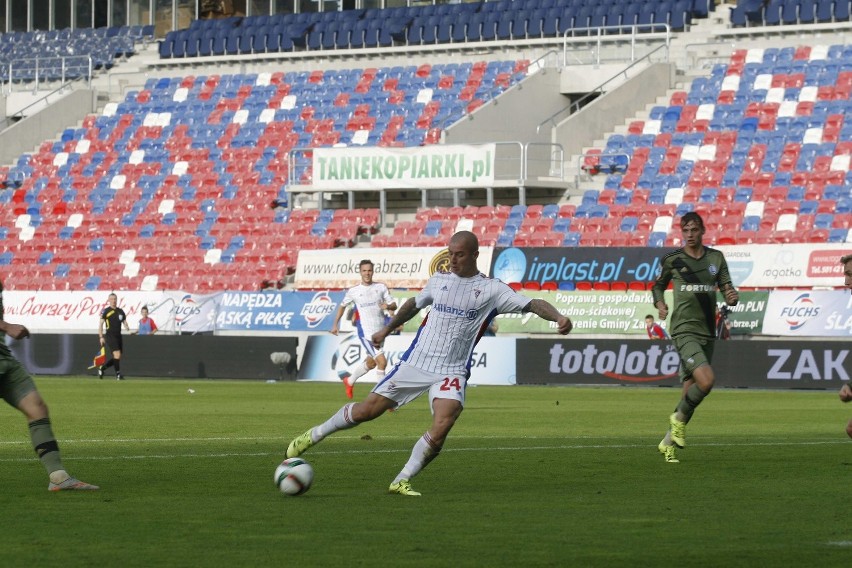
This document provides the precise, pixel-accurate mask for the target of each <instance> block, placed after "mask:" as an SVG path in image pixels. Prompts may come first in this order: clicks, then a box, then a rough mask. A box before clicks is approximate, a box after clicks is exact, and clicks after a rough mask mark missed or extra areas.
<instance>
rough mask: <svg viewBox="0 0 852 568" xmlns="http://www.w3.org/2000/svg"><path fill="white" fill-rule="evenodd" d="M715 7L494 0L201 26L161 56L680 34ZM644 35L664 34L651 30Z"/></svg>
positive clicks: (686, 1)
mask: <svg viewBox="0 0 852 568" xmlns="http://www.w3.org/2000/svg"><path fill="white" fill-rule="evenodd" d="M713 9H715V3H713V2H710V1H709V0H680V1H675V2H673V1H670V0H622V1H613V2H603V3H601V2H598V1H597V0H494V1H491V2H463V3H455V4H435V5H422V6H411V7H405V6H402V7H394V8H385V9H376V8H373V9H367V10H364V9H357V10H343V11H330V12H304V13H300V14H276V15H274V16H266V15H264V16H250V17H246V18H240V17H230V18H223V19H215V20H195V21H193V22H192V24H191V25H190V27H189V28H186V29H182V30H175V31H172V32H169V33H168V34H167V35H166V37H165V39H164V40H163V41H162V42H161V44H160V47H159V49H160V57H162V58H163V59H169V58H184V57H204V56H210V55H239V54H258V53H274V52H286V51H294V50H340V49H353V48H370V47H390V46H393V45H430V44H442V43H448V44H449V43H470V42H479V41H495V40H497V41H511V40H520V39H530V38H543V37H560V36H561V35H563V34H564V33H566V32H571V31H572V30H577V31H578V33H587V32H586V31H585V30H586V29H587V28H590V27H591V28H598V27H602V26H631V25H635V24H652V23H653V24H667V25H669V26H671V27H672V28H673V29H676V30H681V29H684V28H685V27H686V26H688V25H689V23H690V22H691V20H692V18H702V17H706V16H707V14H708V11H710V10H713ZM639 31H660V30H659V29H654V28H652V27H649V26H645V27H641V28H639Z"/></svg>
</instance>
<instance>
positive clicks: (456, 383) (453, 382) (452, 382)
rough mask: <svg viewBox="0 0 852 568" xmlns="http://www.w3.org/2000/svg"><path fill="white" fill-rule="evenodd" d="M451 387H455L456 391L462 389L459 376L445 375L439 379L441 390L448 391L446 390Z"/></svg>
mask: <svg viewBox="0 0 852 568" xmlns="http://www.w3.org/2000/svg"><path fill="white" fill-rule="evenodd" d="M453 389H455V390H456V391H461V390H462V387H461V382H460V380H459V378H458V377H453V378H450V377H445V378H444V380H443V381H441V390H442V391H448V390H453Z"/></svg>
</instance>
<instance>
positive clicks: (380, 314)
mask: <svg viewBox="0 0 852 568" xmlns="http://www.w3.org/2000/svg"><path fill="white" fill-rule="evenodd" d="M358 272H360V274H361V283H360V284H358V285H357V286H353V287H352V288H350V289H349V290H347V291H346V295H345V296H343V301H342V302H340V307H339V308H337V313H336V314H335V315H334V323H333V324H332V325H331V333H332V334H334V335H337V334H338V332H339V331H340V330H339V327H338V326H339V325H340V318H342V317H343V313H344V312H345V311H346V307H347V306H350V305H352V304H355V310H356V312H357V317H356V321H355V329H356V331H357V333H358V339H359V341H361V345H362V346H363V347H364V351H365V352H366V353H367V357H366V358H365V359H364V360H363V361H361V362H360V363H358V365H356V366H355V368H354V369H352V374H350V375H349V376H348V377H346V376H344V377H342V378H343V385H344V386H345V387H346V396H348V397H349V398H352V396H353V390H352V385H354V384H355V381H357V380H358V379H359V378H361V377H362V376H363V375H364V374H365V373H366V372H367V371H370V370H371V369H374V368H375V369H376V378H378V380H379V381H381V380H382V379H383V378H384V376H385V369H386V368H387V366H388V360H387V358H386V357H385V354H384V353H382V351H381V348H382V344H379V345H378V346H374V345H373V341H372V339H371V338H372V336H373V334H374V333H376V332H377V331H379V330H380V329H382V328H383V327H384V326H385V310H389V311H393V310H395V309H396V307H397V306H396V302H395V301H394V299H393V298H392V297H391V295H390V292H389V291H388V287H387V286H386V285H385V284H383V283H382V282H373V262H372V261H371V260H362V261H361V262H360V264H358ZM377 347H378V350H377V349H376V348H377Z"/></svg>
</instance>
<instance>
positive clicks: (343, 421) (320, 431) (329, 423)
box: [311, 402, 358, 444]
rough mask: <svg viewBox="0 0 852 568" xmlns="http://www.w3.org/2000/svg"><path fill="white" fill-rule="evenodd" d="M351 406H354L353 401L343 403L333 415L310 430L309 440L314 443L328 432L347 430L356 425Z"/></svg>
mask: <svg viewBox="0 0 852 568" xmlns="http://www.w3.org/2000/svg"><path fill="white" fill-rule="evenodd" d="M353 406H355V403H354V402H350V403H349V404H344V405H343V406H341V407H340V410H338V411H337V412H335V413H334V416H332V417H331V418H329V419H328V420H326V421H325V422H323V423H322V424H320V425H319V426H316V427H315V428H314V429H313V430H311V440H313V442H314V443H315V444H316V443H317V442H319V441H320V440H322V439H323V438H325V437H326V436H328V435H329V434H334V433H335V432H337V431H338V430H347V429H349V428H354V427H355V426H357V425H358V422H355V420H354V419H353V418H352V407H353Z"/></svg>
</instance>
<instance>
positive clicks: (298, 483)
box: [275, 458, 314, 495]
mask: <svg viewBox="0 0 852 568" xmlns="http://www.w3.org/2000/svg"><path fill="white" fill-rule="evenodd" d="M313 481H314V468H312V467H311V464H309V463H308V462H306V461H305V460H303V459H302V458H288V459H286V460H284V461H283V462H281V465H279V466H278V467H276V468H275V486H276V487H277V488H278V489H280V490H281V493H284V494H285V495H301V494H302V493H304V492H305V491H307V490H308V489H310V488H311V483H312V482H313Z"/></svg>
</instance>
